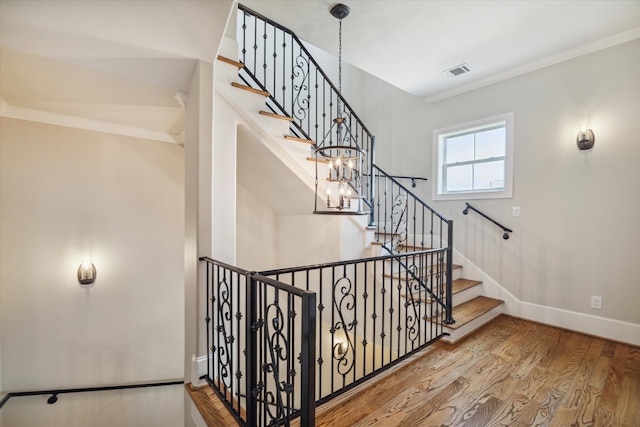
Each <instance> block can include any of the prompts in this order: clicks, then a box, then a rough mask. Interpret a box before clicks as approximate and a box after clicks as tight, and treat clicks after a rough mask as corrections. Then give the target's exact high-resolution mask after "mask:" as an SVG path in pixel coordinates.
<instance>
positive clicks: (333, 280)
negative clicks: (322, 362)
mask: <svg viewBox="0 0 640 427" xmlns="http://www.w3.org/2000/svg"><path fill="white" fill-rule="evenodd" d="M335 307H336V268H335V266H334V267H331V392H332V393H333V392H334V391H335V390H336V389H335V384H334V381H335V379H334V376H335V372H336V366H335V357H334V354H333V351H334V348H335V345H336V343H335V334H334V332H333V328H334V326H333V325H335V324H336V319H335V317H336V309H335Z"/></svg>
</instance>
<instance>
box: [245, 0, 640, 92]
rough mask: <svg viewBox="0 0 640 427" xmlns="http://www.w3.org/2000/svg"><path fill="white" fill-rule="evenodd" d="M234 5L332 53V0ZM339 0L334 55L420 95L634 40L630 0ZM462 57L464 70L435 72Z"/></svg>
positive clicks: (638, 30) (638, 20)
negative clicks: (341, 11) (343, 12)
mask: <svg viewBox="0 0 640 427" xmlns="http://www.w3.org/2000/svg"><path fill="white" fill-rule="evenodd" d="M241 3H242V4H243V5H245V6H247V7H249V8H251V9H253V10H255V11H257V12H260V13H261V14H263V15H265V16H267V17H271V18H273V19H274V20H276V21H277V22H278V23H280V24H281V25H284V26H285V27H287V28H289V29H291V30H292V31H293V32H295V33H296V34H297V35H298V37H299V38H301V39H303V40H305V41H307V42H309V43H311V44H313V45H315V46H317V47H319V48H321V49H323V50H325V51H327V52H329V53H333V54H335V55H337V50H338V21H337V19H336V18H334V17H333V16H331V15H330V13H329V9H330V8H331V6H332V5H333V4H335V3H336V2H335V1H334V0H298V1H286V0H241ZM341 3H344V4H346V5H347V6H349V7H350V8H351V14H350V15H349V16H348V17H346V18H345V19H344V20H343V25H342V26H343V37H342V38H343V60H344V61H345V62H348V63H350V64H353V65H355V66H357V67H359V68H361V69H362V70H364V71H367V72H368V73H370V74H373V75H375V76H377V77H379V78H380V79H382V80H385V81H387V82H389V83H391V84H393V85H395V86H397V87H399V88H401V89H403V90H405V91H407V92H409V93H412V94H414V95H416V96H419V97H422V98H426V100H427V101H435V100H438V99H442V98H444V97H447V96H450V95H453V94H456V93H459V92H462V91H465V90H469V89H472V88H475V87H479V86H482V85H485V84H489V83H493V82H495V81H498V80H500V79H504V78H508V77H512V76H514V75H517V74H520V73H523V72H527V71H531V70H533V69H536V68H540V67H542V66H545V65H550V64H552V63H555V62H559V61H562V60H566V59H570V58H572V57H575V56H578V55H581V54H585V53H588V52H590V51H594V50H597V49H600V48H603V47H608V46H611V45H614V44H617V43H621V42H624V41H628V40H632V39H634V38H638V37H640V1H637V0H634V1H617V0H606V1H597V0H587V1H577V0H571V1H562V0H556V1H541V0H535V1H505V0H500V1H485V0H480V1H478V0H473V1H462V0H459V1H452V0H445V1H432V0H423V1H420V0H413V1H406V0H394V1H384V0H377V1H376V0H373V1H365V0H341ZM639 54H640V53H639ZM462 63H467V64H468V65H469V66H470V67H471V69H472V72H471V73H469V74H465V75H462V76H459V77H455V78H450V77H448V76H447V75H445V74H444V73H443V71H445V70H447V69H449V68H452V67H455V66H457V65H460V64H462Z"/></svg>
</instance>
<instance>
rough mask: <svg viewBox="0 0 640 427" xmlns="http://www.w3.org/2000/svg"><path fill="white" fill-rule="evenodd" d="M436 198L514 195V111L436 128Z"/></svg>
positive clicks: (434, 144)
mask: <svg viewBox="0 0 640 427" xmlns="http://www.w3.org/2000/svg"><path fill="white" fill-rule="evenodd" d="M433 139H434V141H433V146H434V156H433V158H434V166H433V170H434V177H433V181H432V182H433V186H434V191H433V195H434V199H435V200H451V199H486V198H507V197H512V195H513V191H512V175H513V113H509V114H503V115H500V116H496V117H490V118H487V119H482V120H477V121H475V122H471V123H464V124H461V125H457V126H451V127H448V128H446V129H438V130H435V131H434V132H433Z"/></svg>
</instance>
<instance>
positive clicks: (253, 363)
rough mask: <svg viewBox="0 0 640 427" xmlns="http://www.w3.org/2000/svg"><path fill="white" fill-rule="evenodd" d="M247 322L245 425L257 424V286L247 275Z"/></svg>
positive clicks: (253, 279) (251, 277)
mask: <svg viewBox="0 0 640 427" xmlns="http://www.w3.org/2000/svg"><path fill="white" fill-rule="evenodd" d="M246 281H247V282H248V285H249V286H248V287H247V320H246V324H245V334H246V340H247V356H246V358H247V377H246V385H245V389H246V394H247V398H246V413H247V425H248V426H254V425H257V424H258V395H257V385H258V366H257V359H258V342H262V341H258V284H257V282H256V280H255V278H254V276H253V275H252V274H251V275H247V278H246Z"/></svg>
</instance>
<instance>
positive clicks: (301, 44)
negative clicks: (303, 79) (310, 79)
mask: <svg viewBox="0 0 640 427" xmlns="http://www.w3.org/2000/svg"><path fill="white" fill-rule="evenodd" d="M238 9H240V10H242V11H243V12H246V13H248V14H250V15H253V16H255V17H256V18H260V19H261V20H263V21H265V22H267V23H269V24H270V25H273V26H274V27H276V28H278V29H279V30H282V31H284V32H285V33H287V34H289V35H290V36H291V37H292V38H293V39H294V40H295V41H297V42H298V44H299V45H300V49H301V50H302V51H304V53H305V54H307V56H308V57H309V60H310V61H311V62H312V63H313V65H315V66H316V68H317V69H318V71H319V72H320V74H321V75H322V77H324V79H325V80H326V81H327V83H329V86H331V88H332V89H333V90H334V91H335V92H336V94H337V95H338V97H339V98H340V101H341V102H342V105H343V106H344V107H346V108H348V109H349V110H350V111H351V113H350V114H351V115H353V117H354V118H355V119H356V120H357V121H358V122H359V123H360V126H362V130H363V131H364V132H365V133H366V134H367V135H368V136H369V138H373V135H372V134H371V132H369V129H367V127H366V126H365V125H364V123H363V122H362V120H361V119H360V117H358V115H357V114H356V113H355V112H354V110H353V108H352V107H351V106H350V105H349V103H348V102H347V101H346V100H345V99H344V97H343V96H342V93H340V91H339V90H338V88H337V87H336V85H334V84H333V82H332V81H331V79H329V76H327V75H326V74H325V72H324V70H323V69H322V68H321V67H320V65H319V64H318V63H317V62H316V60H315V59H314V58H313V56H311V54H310V53H309V51H308V50H307V48H306V47H305V46H304V44H303V43H302V41H301V40H300V39H299V38H298V36H296V34H295V33H294V32H293V31H291V30H290V29H288V28H287V27H285V26H283V25H280V24H278V23H277V22H275V21H272V20H271V19H269V18H267V17H266V16H264V15H261V14H259V13H258V12H256V11H254V10H252V9H249V8H248V7H246V6H244V5H242V4H240V3H238Z"/></svg>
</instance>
